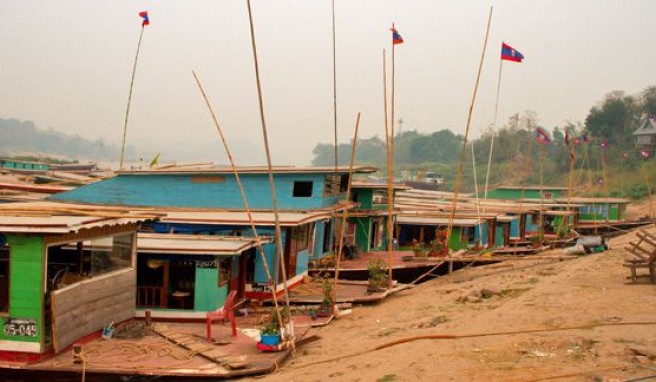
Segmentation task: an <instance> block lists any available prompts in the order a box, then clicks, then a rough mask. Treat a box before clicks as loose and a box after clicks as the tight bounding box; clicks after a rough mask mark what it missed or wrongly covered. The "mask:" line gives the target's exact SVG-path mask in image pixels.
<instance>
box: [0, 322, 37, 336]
mask: <svg viewBox="0 0 656 382" xmlns="http://www.w3.org/2000/svg"><path fill="white" fill-rule="evenodd" d="M4 321H5V336H7V337H37V336H38V332H37V329H36V320H33V319H29V318H13V317H6V318H5V319H4Z"/></svg>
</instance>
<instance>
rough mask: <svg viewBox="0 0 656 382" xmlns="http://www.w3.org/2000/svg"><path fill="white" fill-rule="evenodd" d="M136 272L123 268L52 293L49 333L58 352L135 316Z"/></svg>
mask: <svg viewBox="0 0 656 382" xmlns="http://www.w3.org/2000/svg"><path fill="white" fill-rule="evenodd" d="M136 288H137V286H136V272H135V270H134V269H125V270H120V271H116V272H111V273H108V274H106V275H102V276H99V277H94V278H91V279H87V280H84V281H82V282H80V283H77V284H73V285H70V286H68V287H66V288H64V289H60V290H57V291H54V292H52V294H51V297H52V321H53V325H52V329H53V330H52V333H53V345H54V348H55V352H60V351H61V350H63V349H64V348H66V347H67V346H69V345H71V344H73V343H74V342H75V341H77V340H79V339H80V338H81V337H84V336H86V335H88V334H91V333H93V332H95V331H98V330H101V329H102V328H103V326H105V325H108V324H109V323H111V322H112V321H113V322H114V323H119V322H121V321H125V320H127V319H130V318H132V317H134V314H135V304H136V302H135V301H136V295H135V293H136Z"/></svg>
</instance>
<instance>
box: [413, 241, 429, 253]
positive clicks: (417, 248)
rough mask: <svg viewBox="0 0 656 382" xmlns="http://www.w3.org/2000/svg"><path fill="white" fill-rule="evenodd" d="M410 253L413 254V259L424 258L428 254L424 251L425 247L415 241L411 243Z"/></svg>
mask: <svg viewBox="0 0 656 382" xmlns="http://www.w3.org/2000/svg"><path fill="white" fill-rule="evenodd" d="M412 252H414V254H415V257H426V255H427V254H428V251H426V247H425V246H424V244H423V243H420V242H418V241H416V240H415V241H413V242H412Z"/></svg>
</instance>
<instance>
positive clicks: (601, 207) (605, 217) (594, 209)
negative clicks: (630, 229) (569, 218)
mask: <svg viewBox="0 0 656 382" xmlns="http://www.w3.org/2000/svg"><path fill="white" fill-rule="evenodd" d="M558 201H559V202H561V203H567V199H559V200H558ZM571 203H574V204H575V205H576V206H575V210H576V211H577V222H578V223H579V224H584V225H585V224H594V223H599V222H610V223H619V222H623V221H625V220H626V206H627V205H628V204H629V203H630V201H629V200H628V199H622V198H583V197H578V198H572V199H571Z"/></svg>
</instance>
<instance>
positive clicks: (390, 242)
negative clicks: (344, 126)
mask: <svg viewBox="0 0 656 382" xmlns="http://www.w3.org/2000/svg"><path fill="white" fill-rule="evenodd" d="M386 53H387V52H386V51H385V49H383V111H384V114H385V118H384V121H385V158H386V159H387V276H388V277H387V279H388V280H387V281H388V284H389V282H390V281H389V280H391V279H392V251H393V247H394V235H393V232H394V220H393V213H394V201H393V200H392V194H393V193H394V186H393V185H392V181H393V179H394V175H393V173H392V172H390V169H391V164H390V162H391V161H392V159H391V158H392V157H391V155H390V137H389V135H390V134H389V122H388V119H387V113H388V111H387V54H386ZM390 177H391V178H392V181H390ZM388 286H389V285H388Z"/></svg>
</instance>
